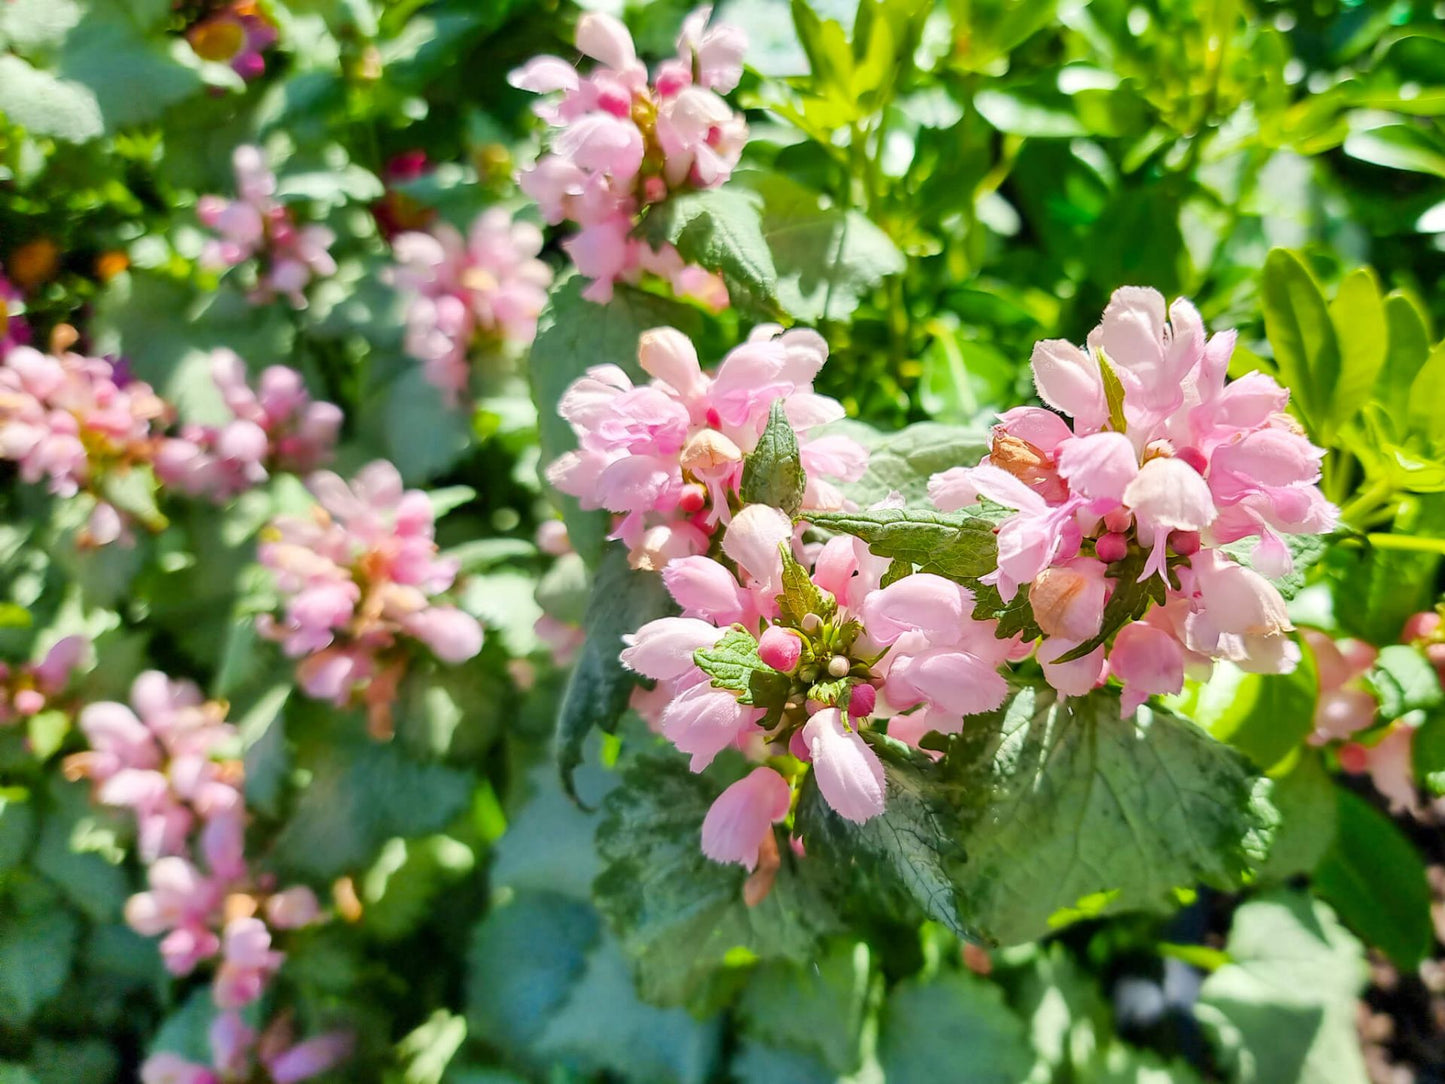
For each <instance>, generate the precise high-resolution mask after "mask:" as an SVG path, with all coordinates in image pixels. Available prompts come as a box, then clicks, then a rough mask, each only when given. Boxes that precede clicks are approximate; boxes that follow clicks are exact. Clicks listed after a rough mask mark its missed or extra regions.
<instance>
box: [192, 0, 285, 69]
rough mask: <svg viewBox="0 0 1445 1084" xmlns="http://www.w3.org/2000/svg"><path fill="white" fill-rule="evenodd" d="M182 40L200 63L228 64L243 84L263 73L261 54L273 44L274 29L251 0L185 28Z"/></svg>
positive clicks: (237, 2)
mask: <svg viewBox="0 0 1445 1084" xmlns="http://www.w3.org/2000/svg"><path fill="white" fill-rule="evenodd" d="M186 40H187V41H188V42H190V44H191V48H192V49H193V50H195V53H196V55H197V56H198V57H200V58H201V59H202V60H211V61H215V62H217V63H221V64H229V65H230V66H231V70H232V71H234V72H235V73H236V74H237V75H239V76H240V77H241V78H242V79H244V80H246V82H248V83H249V82H251V80H253V79H259V78H261V76H262V75H264V74H265V73H266V58H265V57H264V56H262V54H263V53H264V52H265V51H266V50H267V49H269V48H271V46H273V45H275V44H276V27H275V26H274V25H273V24H272V23H271V21H270V20H269V19H267V18H266V16H265V15H264V14H263V13H262V12H261V11H260V9H259V8H258V6H257V4H256V2H255V0H236V3H233V4H231V5H229V6H228V7H225V8H223V9H221V10H220V11H218V12H216V13H215V14H213V15H208V16H206V17H205V18H203V19H201V20H200V21H199V22H196V23H192V24H191V26H189V27H188V28H187V29H186Z"/></svg>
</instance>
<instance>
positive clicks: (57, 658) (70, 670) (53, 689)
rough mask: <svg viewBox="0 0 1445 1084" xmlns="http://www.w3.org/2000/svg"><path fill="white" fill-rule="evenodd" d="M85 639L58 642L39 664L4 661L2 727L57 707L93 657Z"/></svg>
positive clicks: (0, 694)
mask: <svg viewBox="0 0 1445 1084" xmlns="http://www.w3.org/2000/svg"><path fill="white" fill-rule="evenodd" d="M90 649H91V645H90V641H89V640H88V639H86V638H85V637H84V636H67V637H65V638H64V639H61V640H58V641H56V643H55V645H54V646H53V647H51V649H50V650H49V651H47V652H46V653H45V657H44V658H43V659H41V660H40V661H39V662H33V663H21V664H19V665H11V664H9V663H4V662H0V726H4V725H6V724H7V723H15V722H19V721H20V720H21V719H28V718H30V717H31V716H32V715H38V714H39V713H40V712H42V711H45V710H46V709H47V708H49V707H52V706H53V705H54V701H55V698H56V697H58V696H59V695H60V694H61V693H63V692H64V691H65V688H66V686H67V685H69V684H70V679H71V678H72V677H73V676H74V675H75V672H76V671H77V670H79V669H80V667H81V665H82V664H83V663H84V662H85V659H86V656H87V655H89V654H90Z"/></svg>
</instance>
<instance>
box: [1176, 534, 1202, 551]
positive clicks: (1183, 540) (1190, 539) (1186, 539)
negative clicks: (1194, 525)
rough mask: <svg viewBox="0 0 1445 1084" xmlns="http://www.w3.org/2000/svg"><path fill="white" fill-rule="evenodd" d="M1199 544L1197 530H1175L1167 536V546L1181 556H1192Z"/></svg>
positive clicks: (1197, 549)
mask: <svg viewBox="0 0 1445 1084" xmlns="http://www.w3.org/2000/svg"><path fill="white" fill-rule="evenodd" d="M1201 544H1202V543H1201V542H1200V538H1199V532H1198V531H1175V532H1174V533H1173V534H1171V535H1170V536H1169V548H1170V549H1172V550H1173V551H1174V552H1175V553H1177V554H1179V556H1181V557H1193V556H1194V555H1195V554H1196V553H1198V552H1199V547H1200V545H1201Z"/></svg>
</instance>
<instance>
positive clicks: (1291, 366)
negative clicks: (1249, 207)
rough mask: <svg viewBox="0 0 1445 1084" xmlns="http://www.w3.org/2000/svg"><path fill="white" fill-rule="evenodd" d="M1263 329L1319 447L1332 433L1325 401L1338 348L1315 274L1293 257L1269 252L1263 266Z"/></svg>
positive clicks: (1334, 378) (1331, 391) (1334, 372)
mask: <svg viewBox="0 0 1445 1084" xmlns="http://www.w3.org/2000/svg"><path fill="white" fill-rule="evenodd" d="M1261 296H1262V300H1263V302H1264V326H1265V331H1266V333H1267V334H1268V335H1269V344H1270V346H1271V347H1273V348H1274V360H1275V364H1276V365H1278V366H1279V373H1280V378H1281V379H1282V380H1283V382H1284V384H1285V386H1286V387H1288V388H1289V389H1290V392H1291V393H1292V401H1293V403H1294V404H1295V407H1296V409H1298V410H1299V411H1300V414H1301V415H1302V417H1303V418H1304V422H1305V424H1306V426H1307V427H1308V428H1309V429H1310V432H1311V433H1312V434H1314V435H1315V436H1316V437H1317V438H1318V439H1319V440H1320V441H1321V442H1322V443H1325V444H1329V443H1330V440H1331V437H1332V436H1333V433H1334V425H1333V423H1332V419H1331V415H1330V402H1331V398H1332V396H1333V394H1334V389H1335V386H1336V384H1337V383H1338V381H1339V379H1340V344H1339V341H1338V338H1337V336H1336V334H1335V327H1334V322H1333V321H1332V320H1331V319H1330V312H1329V308H1328V307H1327V306H1326V305H1325V299H1324V295H1323V294H1321V293H1320V288H1319V284H1318V283H1317V282H1316V281H1315V277H1314V275H1313V274H1312V273H1311V272H1310V270H1309V268H1308V267H1306V266H1305V263H1304V261H1303V260H1301V259H1300V258H1299V256H1297V255H1296V254H1295V253H1293V252H1289V251H1287V250H1285V249H1274V250H1272V251H1271V252H1270V254H1269V256H1268V258H1266V260H1265V262H1264V288H1263V291H1262V294H1261Z"/></svg>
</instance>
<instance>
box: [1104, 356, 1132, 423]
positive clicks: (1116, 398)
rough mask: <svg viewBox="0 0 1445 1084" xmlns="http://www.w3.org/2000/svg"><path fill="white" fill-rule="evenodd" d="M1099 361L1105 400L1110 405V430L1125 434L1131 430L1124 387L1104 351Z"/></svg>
mask: <svg viewBox="0 0 1445 1084" xmlns="http://www.w3.org/2000/svg"><path fill="white" fill-rule="evenodd" d="M1098 359H1099V373H1100V375H1101V376H1102V377H1103V379H1104V398H1105V400H1106V401H1107V402H1108V404H1109V428H1110V429H1112V430H1113V431H1114V432H1116V433H1123V432H1125V431H1127V430H1128V428H1129V423H1128V422H1127V421H1126V420H1125V419H1124V385H1123V384H1121V383H1120V382H1119V374H1118V373H1116V372H1115V371H1114V366H1113V363H1111V362H1110V361H1109V357H1108V355H1107V354H1105V353H1104V351H1103V350H1102V349H1101V350H1099V351H1098Z"/></svg>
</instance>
